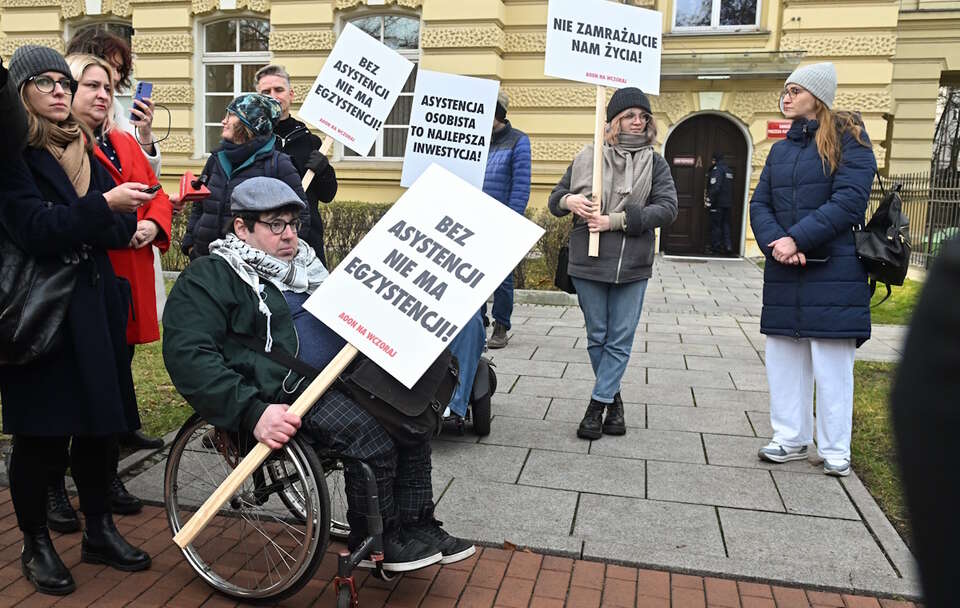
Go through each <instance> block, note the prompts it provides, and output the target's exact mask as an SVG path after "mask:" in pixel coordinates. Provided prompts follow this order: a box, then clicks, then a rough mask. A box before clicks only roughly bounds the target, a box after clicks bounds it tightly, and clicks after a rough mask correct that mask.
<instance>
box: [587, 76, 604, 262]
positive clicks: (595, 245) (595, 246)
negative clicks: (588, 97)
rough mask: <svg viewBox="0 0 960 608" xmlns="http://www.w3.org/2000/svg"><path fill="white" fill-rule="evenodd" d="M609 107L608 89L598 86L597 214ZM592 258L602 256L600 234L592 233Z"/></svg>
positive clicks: (595, 147)
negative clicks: (605, 125) (607, 109)
mask: <svg viewBox="0 0 960 608" xmlns="http://www.w3.org/2000/svg"><path fill="white" fill-rule="evenodd" d="M606 105H607V89H606V87H603V86H601V85H597V107H596V115H595V116H594V124H593V186H592V189H593V203H594V205H595V209H596V212H597V213H599V212H600V209H601V208H602V201H601V198H602V196H603V126H604V124H605V123H606V120H605V112H606ZM587 254H588V255H589V256H590V257H593V258H595V257H597V256H598V255H600V233H599V232H591V233H590V244H589V248H588V249H587Z"/></svg>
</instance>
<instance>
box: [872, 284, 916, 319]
mask: <svg viewBox="0 0 960 608" xmlns="http://www.w3.org/2000/svg"><path fill="white" fill-rule="evenodd" d="M922 288H923V283H922V282H920V281H913V280H911V279H907V280H905V281H904V282H903V286H901V287H897V286H896V285H894V286H891V288H890V289H891V294H890V297H889V298H888V299H887V301H886V302H884V303H883V304H880V305H879V306H877V307H876V308H871V309H870V319H871V320H872V321H873V322H874V323H875V324H876V323H882V324H892V325H909V324H910V317H911V316H912V315H913V309H914V307H915V306H916V305H917V298H918V297H920V290H921V289H922ZM886 293H887V288H886V287H884V286H883V285H877V291H876V293H874V294H873V299H872V300H871V301H870V304H871V305H875V304H876V303H877V302H879V301H880V300H882V299H883V296H884V295H886Z"/></svg>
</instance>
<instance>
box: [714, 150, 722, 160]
mask: <svg viewBox="0 0 960 608" xmlns="http://www.w3.org/2000/svg"><path fill="white" fill-rule="evenodd" d="M713 160H715V161H717V162H720V161H722V160H723V152H714V153H713Z"/></svg>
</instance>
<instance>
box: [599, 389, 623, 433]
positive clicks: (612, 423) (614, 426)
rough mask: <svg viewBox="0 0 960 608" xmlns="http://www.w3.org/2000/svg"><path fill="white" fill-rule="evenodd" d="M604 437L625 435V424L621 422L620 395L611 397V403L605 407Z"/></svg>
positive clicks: (621, 403)
mask: <svg viewBox="0 0 960 608" xmlns="http://www.w3.org/2000/svg"><path fill="white" fill-rule="evenodd" d="M603 434H604V435H626V434H627V424H626V422H624V420H623V401H622V400H621V399H620V393H617V394H616V395H614V396H613V403H611V404H609V405H608V406H607V417H606V418H604V419H603Z"/></svg>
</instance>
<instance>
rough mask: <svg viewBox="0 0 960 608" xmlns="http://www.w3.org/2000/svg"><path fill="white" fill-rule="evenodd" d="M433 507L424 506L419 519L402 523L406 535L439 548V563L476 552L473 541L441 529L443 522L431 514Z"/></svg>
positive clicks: (445, 562) (459, 559)
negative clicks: (440, 556)
mask: <svg viewBox="0 0 960 608" xmlns="http://www.w3.org/2000/svg"><path fill="white" fill-rule="evenodd" d="M433 509H434V506H433V505H432V504H430V505H428V506H426V507H424V509H423V513H422V515H421V516H420V519H418V520H417V521H415V522H412V523H410V524H406V525H404V527H403V529H404V532H405V533H406V534H407V536H411V537H413V538H416V539H419V540H421V541H423V542H424V543H427V544H432V545H434V546H435V547H437V548H438V549H440V553H442V554H443V558H441V559H440V563H441V564H453V563H455V562H459V561H461V560H464V559H467V558H468V557H470V556H471V555H473V554H474V553H476V552H477V548H476V547H474V546H473V543H470V542H467V541H465V540H463V539H462V538H457V537H456V536H452V535H450V534H448V533H447V531H446V530H444V529H443V527H442V526H443V522H442V521H438V520H437V519H436V518H435V517H434V516H433Z"/></svg>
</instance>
